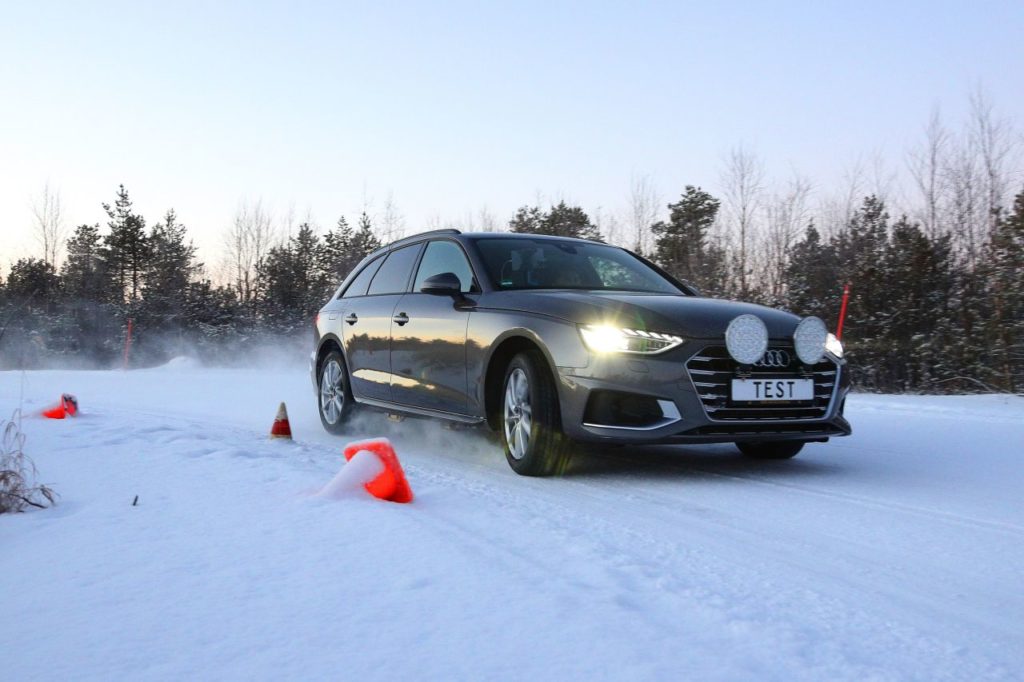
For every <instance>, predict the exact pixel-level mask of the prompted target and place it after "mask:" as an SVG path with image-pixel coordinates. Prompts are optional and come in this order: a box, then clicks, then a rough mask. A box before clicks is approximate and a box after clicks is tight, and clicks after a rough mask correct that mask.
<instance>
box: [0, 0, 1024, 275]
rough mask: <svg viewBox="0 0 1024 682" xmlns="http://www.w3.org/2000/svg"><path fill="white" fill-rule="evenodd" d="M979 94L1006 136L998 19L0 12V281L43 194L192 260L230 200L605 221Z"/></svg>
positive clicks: (982, 8)
mask: <svg viewBox="0 0 1024 682" xmlns="http://www.w3.org/2000/svg"><path fill="white" fill-rule="evenodd" d="M93 4H96V5H98V7H93V6H92V5H93ZM99 5H101V6H99ZM979 84H981V85H982V86H983V87H984V89H985V91H986V92H987V93H988V96H989V97H990V99H991V100H992V101H993V102H994V103H995V105H996V107H997V111H998V113H999V114H1000V115H1002V116H1005V117H1007V118H1010V119H1013V120H1014V121H1015V122H1019V121H1021V120H1022V117H1024V2H1022V1H1021V0H1017V1H1016V2H913V3H912V2H903V3H901V2H856V3H851V2H801V3H795V2H791V3H777V2H775V3H767V2H765V3H715V2H707V1H704V2H699V3H698V2H694V3H690V2H675V3H666V2H662V3H637V2H631V3H559V2H542V3H479V2H476V3H471V2H458V3H456V2H445V3H438V4H436V5H431V4H427V3H384V2H381V3H356V4H348V3H325V2H321V3H317V2H289V3H243V2H160V3H156V2H139V1H135V2H125V3H84V2H75V3H70V2H69V3H50V2H4V3H3V4H2V10H0V231H2V235H3V239H2V242H0V243H2V244H3V245H4V246H3V247H2V253H0V267H4V268H5V269H6V266H7V264H8V263H9V261H10V260H11V259H12V257H13V256H14V255H20V252H22V251H27V250H30V249H32V248H34V246H33V244H32V240H31V234H30V226H31V213H30V210H29V204H30V200H31V197H32V195H33V194H37V193H39V191H40V190H41V188H42V186H43V184H44V183H45V182H47V181H49V182H50V183H51V185H53V186H55V187H57V188H59V190H60V191H61V194H62V198H63V202H64V207H65V213H66V215H67V218H68V221H69V223H73V224H77V223H81V222H97V221H102V220H103V218H104V216H103V213H102V209H101V208H100V202H102V201H112V199H113V195H114V191H115V189H116V186H117V184H118V183H121V182H123V183H125V185H126V186H127V187H128V189H129V191H130V192H131V194H132V196H133V197H134V198H135V200H136V205H137V207H138V208H139V209H141V210H142V211H143V213H144V214H145V216H146V218H147V219H148V220H149V221H150V222H155V221H156V220H157V219H158V218H159V216H160V215H161V214H162V212H163V211H164V210H166V209H167V208H169V207H172V206H173V207H174V208H175V209H176V210H177V211H178V214H179V216H180V217H181V219H182V220H183V221H184V222H185V223H186V224H187V225H188V226H189V227H190V229H191V230H192V231H193V233H194V234H195V237H196V240H197V242H198V243H199V244H200V245H201V246H202V247H204V249H206V250H207V252H206V254H204V255H206V256H207V258H208V259H210V260H212V250H214V249H215V248H217V247H218V246H219V243H220V241H219V235H220V233H221V232H222V231H223V229H224V228H225V227H226V225H227V224H228V223H229V222H230V220H231V217H232V215H233V213H234V211H235V208H236V207H237V205H238V203H239V201H240V200H241V199H242V198H244V197H250V198H255V197H262V198H263V200H264V201H265V202H266V203H267V204H268V205H270V206H272V207H273V208H275V209H276V210H277V211H278V213H282V212H284V211H285V209H286V208H287V207H288V206H289V205H290V204H294V206H295V210H296V213H297V214H298V216H299V217H300V218H301V217H303V216H304V215H305V213H306V211H307V210H310V211H311V212H312V215H313V217H314V218H315V219H316V221H317V222H318V223H320V224H321V225H324V226H325V225H328V224H331V223H333V222H334V221H335V220H336V219H337V217H338V215H339V214H340V213H342V212H344V213H346V214H348V215H349V216H350V217H354V214H355V213H356V212H357V211H358V210H359V209H360V207H361V205H362V202H363V197H364V194H365V195H367V196H369V197H371V198H373V199H374V200H375V203H374V208H376V209H378V210H379V209H380V207H381V204H382V203H383V200H384V197H385V196H386V194H387V193H388V192H393V194H394V199H395V201H396V202H397V204H398V206H399V208H400V209H401V210H402V212H403V213H404V214H405V216H406V219H407V222H408V227H409V229H410V230H416V229H420V228H422V227H423V226H424V225H425V224H426V223H427V222H428V221H429V220H430V218H431V217H434V216H440V218H441V219H445V220H447V219H457V218H458V217H459V216H462V215H465V214H466V213H467V212H470V211H477V210H478V209H479V208H480V207H481V206H483V205H486V206H488V207H489V209H490V211H491V212H492V213H493V214H495V215H496V216H497V217H498V218H499V219H501V220H507V218H508V217H509V215H510V214H511V213H512V211H513V210H514V209H515V208H516V207H517V206H519V205H521V204H523V203H528V202H532V201H534V200H535V198H536V197H537V196H538V193H540V194H543V195H545V196H564V197H565V198H567V199H570V200H573V201H576V202H578V203H580V204H582V205H583V206H584V207H585V208H587V209H588V210H592V209H594V208H595V207H597V206H603V207H604V208H605V209H606V210H612V211H618V210H623V209H624V208H625V204H626V196H627V193H628V185H629V180H630V176H631V175H632V174H634V173H646V174H650V175H651V176H652V178H653V179H654V181H655V183H656V185H657V186H658V188H659V190H660V191H661V193H662V194H663V196H664V197H665V198H666V200H668V199H671V198H673V197H674V196H675V195H677V194H678V193H679V191H680V190H681V189H682V186H683V185H684V184H687V183H693V184H701V185H704V186H705V187H708V188H709V189H712V190H714V188H715V187H716V185H717V184H718V179H719V174H720V168H721V163H722V158H723V156H724V155H725V154H726V153H727V152H728V150H729V149H730V147H733V146H735V145H737V144H740V143H742V144H744V145H746V146H747V147H749V148H752V149H754V150H756V152H757V154H758V155H759V156H760V157H761V158H762V159H763V160H764V161H765V163H766V166H767V170H768V174H769V177H771V178H780V179H781V178H783V177H785V176H787V175H788V174H789V172H790V169H791V168H795V169H797V170H798V171H799V172H800V173H802V174H804V175H806V176H808V177H810V178H811V179H812V180H813V181H814V183H815V184H816V186H817V187H818V188H820V189H823V190H827V189H828V188H829V187H830V186H831V185H834V184H836V183H837V182H838V179H839V177H840V176H841V174H842V172H843V170H844V169H845V168H848V167H849V166H850V164H851V163H853V162H854V161H855V159H856V158H857V157H858V156H860V157H862V158H863V157H866V156H871V155H874V154H878V155H881V156H882V157H883V158H886V159H888V160H889V162H890V163H891V164H892V166H893V169H894V170H902V168H903V158H904V156H903V155H904V152H905V150H906V147H907V144H908V143H909V142H910V141H911V140H913V139H915V138H917V137H918V136H919V135H920V132H921V129H922V128H923V126H924V124H925V123H926V122H927V119H928V116H929V113H930V111H931V110H932V108H933V107H935V106H936V105H938V106H941V108H942V111H943V114H944V116H945V118H946V119H947V122H948V123H949V124H950V126H951V127H957V125H958V121H959V119H960V118H961V117H962V115H963V111H964V109H965V107H966V100H967V94H968V93H969V92H970V91H971V89H972V88H974V87H976V86H977V85H979ZM1018 129H1020V125H1019V123H1018Z"/></svg>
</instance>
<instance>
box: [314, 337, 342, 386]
mask: <svg viewBox="0 0 1024 682" xmlns="http://www.w3.org/2000/svg"><path fill="white" fill-rule="evenodd" d="M332 350H336V351H338V352H339V353H340V354H341V359H342V360H344V362H345V370H346V371H347V370H348V358H346V357H345V344H343V343H342V342H341V339H339V338H338V337H337V336H335V335H334V334H324V336H323V338H321V339H320V346H319V347H318V348H317V350H316V367H315V368H314V370H315V371H316V375H315V376H316V380H317V382H318V383H319V381H320V366H321V365H322V364H323V362H324V358H326V357H327V354H328V353H330V352H331V351H332Z"/></svg>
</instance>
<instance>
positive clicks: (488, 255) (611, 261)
mask: <svg viewBox="0 0 1024 682" xmlns="http://www.w3.org/2000/svg"><path fill="white" fill-rule="evenodd" d="M476 245H477V248H478V249H479V251H480V255H481V256H482V257H483V261H484V265H485V267H486V268H487V274H488V276H489V277H490V279H491V282H492V284H493V285H494V287H495V288H496V289H499V290H510V289H587V290H595V289H596V290H605V291H641V292H647V293H652V294H677V295H678V294H681V293H683V292H682V291H680V290H679V288H678V287H677V286H676V285H674V284H673V283H672V282H670V281H669V280H667V279H665V277H663V276H662V275H661V274H659V273H658V272H657V271H655V270H653V269H652V268H651V267H650V266H648V265H646V264H645V263H644V262H643V261H641V260H640V259H638V258H637V257H636V256H634V255H633V254H631V253H629V252H628V251H624V250H622V249H619V248H616V247H614V246H605V245H604V244H587V243H583V242H573V241H560V240H554V239H531V238H529V237H509V238H502V237H488V238H484V239H478V240H476Z"/></svg>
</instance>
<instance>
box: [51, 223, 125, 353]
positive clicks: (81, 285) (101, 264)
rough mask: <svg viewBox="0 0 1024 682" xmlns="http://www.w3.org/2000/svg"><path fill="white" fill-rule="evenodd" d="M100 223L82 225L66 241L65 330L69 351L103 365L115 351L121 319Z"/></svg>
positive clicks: (63, 272)
mask: <svg viewBox="0 0 1024 682" xmlns="http://www.w3.org/2000/svg"><path fill="white" fill-rule="evenodd" d="M102 242H103V238H102V237H101V236H100V227H99V225H79V226H78V227H77V228H76V229H75V232H74V234H73V235H72V237H71V239H69V240H68V244H67V254H68V256H67V259H66V260H65V261H64V265H63V267H62V268H61V280H62V281H63V283H64V291H65V297H64V306H63V307H64V309H65V313H64V323H63V326H62V329H63V330H64V336H65V339H66V344H67V348H68V351H69V352H70V353H74V354H76V355H78V356H79V357H82V358H83V359H87V360H91V361H93V362H97V363H100V364H103V363H105V362H106V361H108V360H110V359H111V358H112V357H113V356H114V353H115V352H116V347H117V345H118V340H119V333H120V328H121V322H120V320H118V318H117V314H116V308H115V307H114V306H113V305H112V304H111V303H110V302H109V301H110V290H109V281H110V278H109V277H108V275H107V262H106V259H105V249H104V247H103V243H102Z"/></svg>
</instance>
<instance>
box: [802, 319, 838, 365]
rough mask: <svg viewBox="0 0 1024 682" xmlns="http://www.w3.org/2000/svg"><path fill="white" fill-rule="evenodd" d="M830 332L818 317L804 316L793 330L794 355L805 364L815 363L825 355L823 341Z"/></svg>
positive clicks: (824, 341)
mask: <svg viewBox="0 0 1024 682" xmlns="http://www.w3.org/2000/svg"><path fill="white" fill-rule="evenodd" d="M829 336H830V334H829V333H828V327H826V326H825V323H824V322H822V321H821V318H818V317H805V318H804V319H802V320H800V324H798V325H797V326H796V331H795V332H793V346H794V348H796V356H797V357H798V358H800V361H801V362H802V363H804V364H805V365H816V364H818V363H819V362H821V358H822V357H823V356H824V355H825V343H826V341H827V340H828V337H829Z"/></svg>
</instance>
